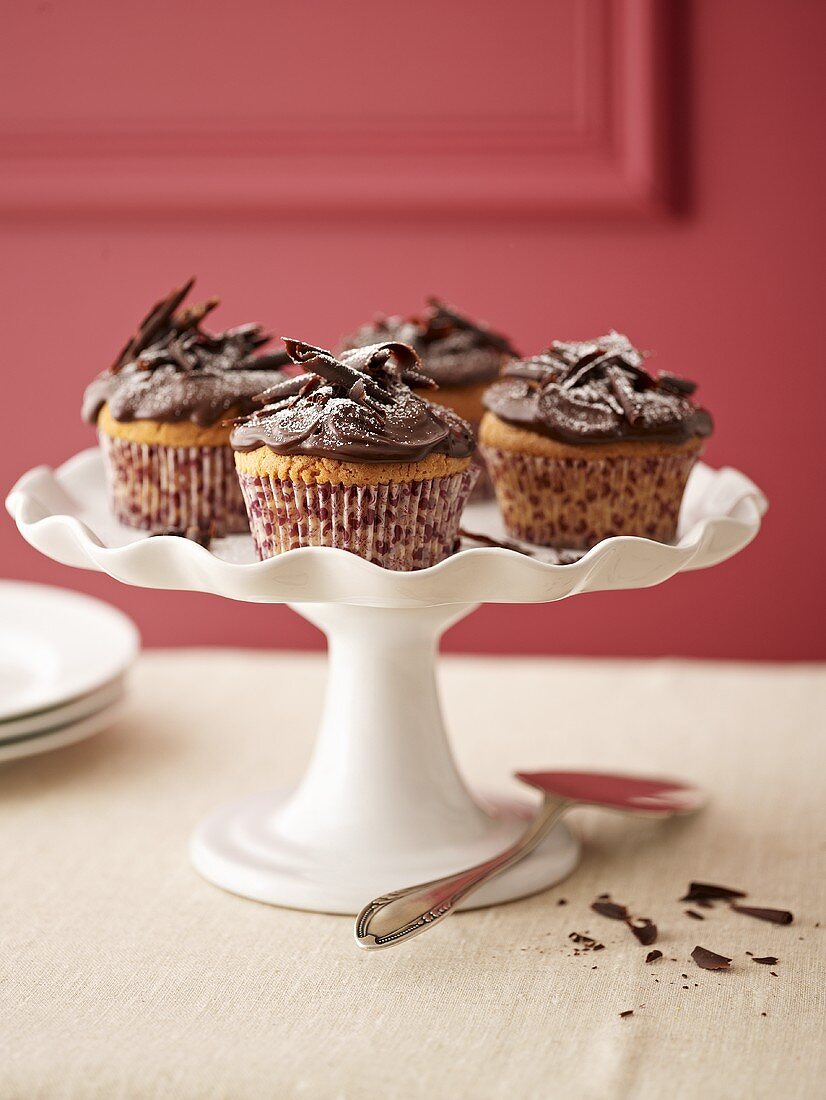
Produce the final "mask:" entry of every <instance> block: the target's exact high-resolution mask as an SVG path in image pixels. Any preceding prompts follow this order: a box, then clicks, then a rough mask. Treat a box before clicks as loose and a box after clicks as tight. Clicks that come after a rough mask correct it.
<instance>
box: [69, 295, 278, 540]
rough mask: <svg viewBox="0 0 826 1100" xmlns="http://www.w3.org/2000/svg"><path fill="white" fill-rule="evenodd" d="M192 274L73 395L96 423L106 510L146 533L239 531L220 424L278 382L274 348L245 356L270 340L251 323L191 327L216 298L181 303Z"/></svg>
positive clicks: (241, 512) (236, 495)
mask: <svg viewBox="0 0 826 1100" xmlns="http://www.w3.org/2000/svg"><path fill="white" fill-rule="evenodd" d="M193 283H194V279H190V281H189V282H188V283H186V284H185V285H184V286H183V287H181V288H180V289H178V290H173V291H172V293H171V294H169V296H168V297H167V298H164V299H163V300H162V301H160V302H158V304H157V305H156V306H154V307H153V309H151V310H150V312H149V313H148V314H147V315H146V317H145V318H144V320H143V321H142V322H141V325H140V328H139V329H138V332H137V334H136V335H135V336H134V337H133V338H132V339H131V340H130V341H129V342H128V343H127V345H126V347H125V348H124V349H123V351H122V352H121V353H120V355H119V356H118V358H117V360H116V361H115V363H114V364H113V365H112V367H110V368H109V370H107V371H104V372H103V374H100V375H98V377H97V378H95V379H94V381H93V382H92V383H91V384H90V385H89V387H88V388H87V390H86V393H85V395H84V398H83V409H82V414H83V417H84V419H85V420H88V421H89V422H90V423H92V424H96V425H97V429H98V438H99V440H100V445H101V449H102V451H103V457H104V462H105V465H106V473H107V481H108V484H109V491H110V498H111V504H112V509H113V511H114V513H115V515H116V516H117V518H118V519H119V520H120V522H121V523H125V524H127V525H128V526H129V527H139V528H142V529H144V530H147V531H152V532H156V533H157V532H172V531H175V532H180V533H182V534H183V533H186V532H188V531H193V532H195V531H199V530H200V531H205V530H209V531H211V533H213V534H215V535H224V534H231V533H234V532H242V531H247V530H248V525H247V517H246V510H245V507H244V500H243V497H242V496H241V490H240V488H239V486H238V479H237V476H236V474H235V465H234V461H233V457H232V449H231V448H230V446H229V435H230V427H229V426H228V425H227V424H225V423H224V422H225V421H226V420H227V419H228V418H231V417H233V416H236V415H239V414H243V413H246V412H249V411H251V410H252V409H253V408H255V407H256V406H255V402H254V401H253V397H254V395H255V394H258V393H260V392H261V390H262V389H265V388H266V387H267V386H271V385H273V384H274V383H276V382H278V381H280V380H281V379H283V378H284V374H283V373H282V372H281V371H280V370H279V369H278V368H279V367H280V366H283V365H284V364H285V363H287V362H289V359H288V357H287V355H286V354H285V353H284V352H277V353H275V354H269V355H257V356H256V355H255V354H254V353H255V352H256V351H257V350H258V349H259V348H261V347H263V345H264V344H266V343H267V342H268V341H269V339H270V337H269V336H267V335H265V334H264V333H263V332H262V330H261V327H260V326H259V325H255V324H250V325H241V326H239V327H237V328H231V329H227V330H226V332H221V333H211V332H207V331H205V330H204V329H203V328H202V327H201V323H202V321H203V319H204V317H205V316H206V315H207V313H209V312H210V310H212V309H214V308H215V306H216V305H217V304H218V300H217V299H215V298H213V299H210V300H209V301H207V302H204V303H203V304H200V305H192V306H188V307H183V302H184V299H185V298H186V296H187V294H188V293H189V291H190V290H191V289H192V285H193Z"/></svg>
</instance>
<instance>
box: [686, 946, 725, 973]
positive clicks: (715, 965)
mask: <svg viewBox="0 0 826 1100" xmlns="http://www.w3.org/2000/svg"><path fill="white" fill-rule="evenodd" d="M691 957H692V959H693V960H694V961H695V963H696V964H697V965H698V966H699V967H700V968H701V969H703V970H728V969H729V967H730V966H731V959H729V958H727V957H726V956H725V955H718V954H717V952H716V951H710V950H709V949H708V948H707V947H700V946H699V945H698V946H697V947H695V948H694V950H693V951H692V952H691Z"/></svg>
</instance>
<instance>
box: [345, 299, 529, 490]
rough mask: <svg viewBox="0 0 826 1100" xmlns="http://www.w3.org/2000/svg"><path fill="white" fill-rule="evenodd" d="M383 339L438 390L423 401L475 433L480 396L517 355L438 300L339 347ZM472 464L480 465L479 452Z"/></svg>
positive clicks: (378, 323)
mask: <svg viewBox="0 0 826 1100" xmlns="http://www.w3.org/2000/svg"><path fill="white" fill-rule="evenodd" d="M383 340H398V341H401V342H402V343H403V344H409V345H410V346H411V347H412V348H413V349H414V350H415V351H417V352H418V354H419V358H420V359H421V362H422V372H423V373H424V374H426V375H428V377H430V378H432V379H433V381H434V382H436V383H438V386H439V389H438V390H437V391H435V392H433V393H430V392H427V393H424V394H423V395H422V396H426V397H427V399H428V400H429V401H435V402H436V403H437V404H439V405H446V406H447V407H448V408H449V409H453V411H454V412H456V413H458V414H459V416H461V417H463V418H464V419H465V420H467V421H469V422H470V424H471V426H472V427H473V430H474V431H475V432H478V430H479V422H480V421H481V419H482V414H483V412H484V407H483V405H482V394H483V393H484V391H485V389H486V388H487V386H488V384H489V383H490V382H491V381H492V380H493V379H494V378H496V377H498V375H499V372H500V370H501V369H502V367H503V366H504V365H505V363H507V362H509V361H510V360H511V359H515V358H517V357H518V355H519V353H518V352H517V351H516V350H515V349H514V348H513V346H512V345H511V343H510V341H509V340H508V339H507V338H506V337H504V336H502V335H500V334H499V333H497V332H492V331H491V330H490V329H489V328H487V327H486V326H484V325H480V324H477V323H476V322H475V321H471V320H469V319H468V318H467V317H464V316H462V314H461V313H458V312H457V311H456V310H455V309H453V308H452V307H451V306H447V305H445V304H444V302H441V301H439V299H438V298H430V299H428V308H427V309H426V310H425V312H424V313H423V314H421V316H418V317H409V318H403V317H378V318H377V319H376V320H375V321H374V322H373V323H372V324H368V325H364V326H363V327H362V328H360V329H359V330H358V332H356V333H354V334H353V335H352V336H349V337H346V338H345V340H344V342H343V347H344V348H359V347H364V346H366V345H368V344H375V343H380V342H381V341H383ZM476 461H477V462H479V464H480V465H482V462H481V456H480V455H479V454H478V452H477V456H476ZM486 489H487V490H488V491H489V482H488V480H487V477H486V476H484V469H483V470H482V476H481V477H480V478H479V481H478V483H477V491H476V493H475V494H474V495H476V496H479V495H483V493H484V491H485V490H486Z"/></svg>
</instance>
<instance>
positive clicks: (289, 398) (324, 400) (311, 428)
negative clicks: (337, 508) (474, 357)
mask: <svg viewBox="0 0 826 1100" xmlns="http://www.w3.org/2000/svg"><path fill="white" fill-rule="evenodd" d="M284 344H285V346H286V349H287V352H288V354H289V356H290V358H291V359H292V361H293V362H294V363H298V364H300V365H301V366H303V367H304V368H305V369H306V371H307V373H305V374H300V375H297V376H295V377H292V378H288V379H287V380H286V381H283V382H281V383H279V384H278V385H276V386H272V387H271V388H270V389H268V390H266V391H265V392H264V393H262V394H261V395H260V401H261V402H262V403H263V404H264V407H263V408H262V409H260V410H259V411H258V412H255V413H253V414H252V415H251V416H245V417H240V418H239V419H238V420H236V421H235V427H234V428H233V431H232V436H231V439H230V442H231V443H232V446H233V447H234V448H235V449H236V450H239V451H251V450H255V449H256V448H257V447H261V446H267V447H269V448H270V449H271V450H273V451H275V452H276V453H277V454H285V455H299V454H304V455H317V456H319V457H322V458H335V459H344V460H346V459H355V460H356V461H358V462H419V461H420V460H421V459H423V458H426V457H427V456H428V455H430V454H446V455H450V456H452V457H454V458H465V457H467V456H469V455H470V454H472V452H473V450H474V448H475V442H474V438H473V432H472V430H471V427H470V425H469V424H467V423H466V422H465V421H464V420H462V419H461V417H459V416H457V415H456V413H454V412H452V411H451V410H450V409H445V408H442V407H441V406H440V405H434V404H431V402H429V401H425V400H424V399H423V398H421V397H419V396H418V395H417V394H415V393H414V392H413V390H412V389H411V388H410V387H411V386H416V387H427V386H431V387H432V386H433V385H434V383H433V382H432V381H431V380H430V379H429V378H427V377H426V376H425V375H423V374H422V373H421V369H420V367H421V364H420V362H419V357H418V355H417V354H416V352H415V351H414V350H413V349H412V348H410V347H408V346H407V345H406V344H399V343H395V342H392V341H391V342H389V343H384V344H373V345H372V346H370V347H364V348H358V349H355V350H352V351H346V352H343V353H342V354H341V355H340V356H339V357H338V358H336V357H335V356H334V355H333V354H332V352H329V351H324V350H323V349H322V348H316V347H313V346H312V345H311V344H302V343H300V342H299V341H297V340H287V339H285V340H284Z"/></svg>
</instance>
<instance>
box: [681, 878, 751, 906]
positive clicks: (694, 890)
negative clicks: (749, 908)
mask: <svg viewBox="0 0 826 1100" xmlns="http://www.w3.org/2000/svg"><path fill="white" fill-rule="evenodd" d="M745 896H746V895H745V892H744V891H743V890H735V889H734V888H733V887H731V886H718V885H716V884H715V883H713V882H691V883H689V886H688V892H687V893H686V894H685V895H684V896H683V897H681V898H680V901H695V902H697V903H698V904H702V903H703V902H709V901H732V900H733V899H734V898H744V897H745Z"/></svg>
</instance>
